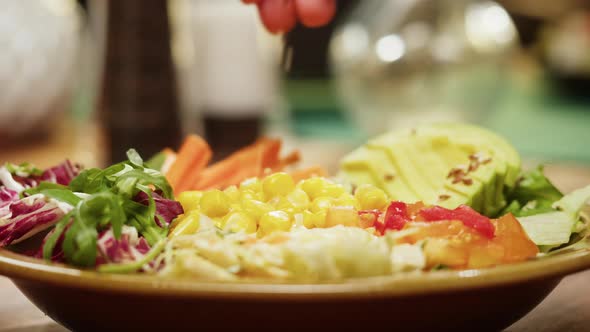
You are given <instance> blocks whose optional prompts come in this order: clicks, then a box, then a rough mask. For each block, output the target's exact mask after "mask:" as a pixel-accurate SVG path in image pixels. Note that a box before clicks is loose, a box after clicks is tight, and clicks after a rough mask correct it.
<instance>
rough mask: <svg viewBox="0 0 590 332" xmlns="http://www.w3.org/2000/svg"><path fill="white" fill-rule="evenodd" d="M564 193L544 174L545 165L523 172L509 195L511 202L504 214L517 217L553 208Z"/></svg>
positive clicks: (548, 210)
mask: <svg viewBox="0 0 590 332" xmlns="http://www.w3.org/2000/svg"><path fill="white" fill-rule="evenodd" d="M562 197H563V194H562V193H561V192H560V191H559V190H557V188H555V186H554V185H553V184H552V183H551V182H550V181H549V180H548V179H547V178H546V177H545V175H544V174H543V167H542V166H539V167H537V168H536V169H534V170H532V171H530V172H525V173H523V174H522V175H521V176H520V177H519V179H518V180H517V182H516V186H515V188H514V189H513V190H512V191H510V194H509V196H508V200H509V202H510V203H509V204H508V206H507V207H506V208H505V209H504V211H503V214H506V213H512V214H513V215H515V216H516V217H524V216H531V215H535V214H539V213H544V212H550V211H552V210H553V208H552V205H553V203H554V202H556V201H557V200H559V199H560V198H562Z"/></svg>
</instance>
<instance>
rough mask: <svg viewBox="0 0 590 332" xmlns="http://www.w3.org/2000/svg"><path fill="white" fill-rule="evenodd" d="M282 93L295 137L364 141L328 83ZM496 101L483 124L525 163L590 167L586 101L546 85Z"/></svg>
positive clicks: (295, 85)
mask: <svg viewBox="0 0 590 332" xmlns="http://www.w3.org/2000/svg"><path fill="white" fill-rule="evenodd" d="M285 92H286V95H287V99H288V100H289V102H290V103H291V105H292V112H291V115H292V116H291V120H292V128H293V129H294V131H295V133H296V134H298V135H301V136H306V137H314V138H317V139H337V140H347V141H357V142H358V143H359V144H360V143H362V142H363V141H364V140H365V139H366V137H365V136H364V135H362V134H361V133H360V132H359V131H358V130H356V129H355V127H354V125H353V124H351V123H350V122H349V121H348V120H347V119H346V117H345V116H344V115H343V112H341V111H340V110H339V106H338V105H337V102H334V101H336V100H337V99H336V98H335V97H334V95H333V91H332V90H331V89H330V87H329V82H327V81H308V82H301V81H299V82H288V83H287V84H286V88H285ZM589 95H590V91H589ZM501 96H502V97H501V98H500V100H499V101H498V102H497V105H496V109H495V111H493V112H490V114H489V116H488V118H487V120H485V122H484V124H483V125H484V126H486V127H489V128H491V129H493V130H494V131H496V132H498V133H499V134H501V135H503V136H504V137H506V138H507V139H508V140H510V141H511V142H512V143H513V144H514V145H515V147H516V148H517V149H518V150H519V152H520V153H521V154H522V155H523V156H524V157H525V158H528V159H537V160H539V161H571V162H577V163H585V164H590V147H589V146H588V145H589V144H590V102H589V101H588V100H586V101H584V100H580V99H576V98H572V97H565V96H563V95H560V94H558V93H557V92H556V91H555V90H554V89H552V86H551V83H549V82H548V80H539V81H537V82H534V83H533V84H529V86H523V85H522V84H521V85H518V84H510V83H508V84H506V85H505V91H504V92H503V93H502V94H501ZM589 100H590V99H589ZM331 101H332V103H331Z"/></svg>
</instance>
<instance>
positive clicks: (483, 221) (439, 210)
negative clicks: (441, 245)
mask: <svg viewBox="0 0 590 332" xmlns="http://www.w3.org/2000/svg"><path fill="white" fill-rule="evenodd" d="M419 213H420V216H421V217H423V218H424V220H426V221H440V220H459V221H461V222H462V223H463V224H465V226H467V227H471V228H473V229H475V230H476V231H478V232H479V233H481V234H482V235H483V236H485V237H487V238H493V237H494V226H493V225H492V223H491V221H490V219H488V218H487V217H485V216H483V215H481V214H479V213H477V211H475V210H473V209H472V208H470V207H469V206H467V205H461V206H459V207H458V208H456V209H453V210H449V209H446V208H443V207H440V206H433V207H429V208H424V209H421V210H420V212H419Z"/></svg>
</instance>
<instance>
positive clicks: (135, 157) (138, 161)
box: [127, 149, 143, 167]
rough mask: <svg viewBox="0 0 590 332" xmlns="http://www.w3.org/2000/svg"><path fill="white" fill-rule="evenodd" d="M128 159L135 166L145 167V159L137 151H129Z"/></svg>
mask: <svg viewBox="0 0 590 332" xmlns="http://www.w3.org/2000/svg"><path fill="white" fill-rule="evenodd" d="M127 158H129V161H130V162H131V163H132V164H133V165H135V166H139V167H143V159H142V158H141V156H140V155H139V153H137V151H136V150H135V149H129V150H127Z"/></svg>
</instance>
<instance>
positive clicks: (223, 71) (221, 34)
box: [192, 0, 277, 117]
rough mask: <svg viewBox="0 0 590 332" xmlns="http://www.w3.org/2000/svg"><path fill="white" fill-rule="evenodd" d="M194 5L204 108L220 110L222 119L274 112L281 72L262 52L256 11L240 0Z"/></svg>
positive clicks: (193, 16)
mask: <svg viewBox="0 0 590 332" xmlns="http://www.w3.org/2000/svg"><path fill="white" fill-rule="evenodd" d="M193 4H194V6H193V7H192V9H193V11H192V13H193V15H192V23H193V27H194V30H193V33H194V34H193V36H194V41H195V45H196V62H197V63H196V70H197V73H196V74H197V75H198V76H197V77H198V78H199V82H198V86H199V87H200V93H201V94H202V95H201V98H200V99H201V100H200V104H201V107H202V109H203V110H204V111H211V110H212V111H215V114H212V115H214V116H216V117H242V116H251V115H258V114H256V113H259V112H260V111H262V110H266V109H268V108H269V107H270V105H271V104H272V102H273V97H274V95H275V94H274V92H273V89H274V86H275V84H274V83H276V74H277V71H276V68H275V67H274V66H272V65H271V64H270V63H269V62H267V61H266V60H265V58H264V57H263V56H262V54H261V52H260V49H259V45H260V41H259V35H258V17H257V15H256V11H255V9H254V8H252V7H250V6H244V5H243V4H242V3H240V2H239V1H235V0H218V1H193ZM236 112H239V113H236Z"/></svg>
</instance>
